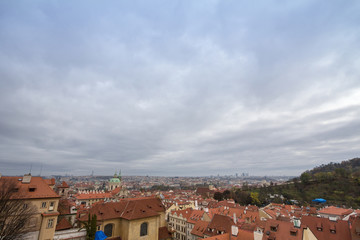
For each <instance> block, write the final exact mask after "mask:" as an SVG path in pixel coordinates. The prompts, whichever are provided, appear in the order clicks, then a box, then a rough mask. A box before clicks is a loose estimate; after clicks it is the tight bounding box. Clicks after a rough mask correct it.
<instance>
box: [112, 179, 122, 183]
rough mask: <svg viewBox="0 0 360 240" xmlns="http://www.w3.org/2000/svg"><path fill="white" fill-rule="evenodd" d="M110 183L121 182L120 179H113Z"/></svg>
mask: <svg viewBox="0 0 360 240" xmlns="http://www.w3.org/2000/svg"><path fill="white" fill-rule="evenodd" d="M110 182H113V183H119V182H120V179H118V178H112V179H110Z"/></svg>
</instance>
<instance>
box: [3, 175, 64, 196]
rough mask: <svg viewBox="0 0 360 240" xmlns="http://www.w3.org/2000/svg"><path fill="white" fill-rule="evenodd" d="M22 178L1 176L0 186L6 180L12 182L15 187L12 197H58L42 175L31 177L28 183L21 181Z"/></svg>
mask: <svg viewBox="0 0 360 240" xmlns="http://www.w3.org/2000/svg"><path fill="white" fill-rule="evenodd" d="M22 179H23V177H1V179H0V188H1V187H2V186H3V184H8V182H12V183H14V186H15V188H16V189H17V192H15V193H14V194H13V196H12V198H14V199H36V198H60V196H59V195H58V194H56V193H55V192H54V190H53V189H51V187H49V185H48V184H47V183H46V181H45V179H43V178H42V177H31V180H30V183H22ZM29 187H30V188H29Z"/></svg>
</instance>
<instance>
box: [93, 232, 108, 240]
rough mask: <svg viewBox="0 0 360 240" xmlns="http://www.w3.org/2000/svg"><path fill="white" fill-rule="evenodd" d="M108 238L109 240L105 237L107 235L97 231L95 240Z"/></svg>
mask: <svg viewBox="0 0 360 240" xmlns="http://www.w3.org/2000/svg"><path fill="white" fill-rule="evenodd" d="M106 238H107V236H106V235H105V233H104V232H103V231H97V232H96V233H95V240H104V239H106Z"/></svg>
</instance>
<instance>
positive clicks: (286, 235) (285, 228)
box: [263, 219, 325, 240]
mask: <svg viewBox="0 0 360 240" xmlns="http://www.w3.org/2000/svg"><path fill="white" fill-rule="evenodd" d="M266 239H286V240H301V239H302V229H301V228H294V224H293V223H290V222H283V221H279V220H274V219H268V220H267V221H266V223H265V229H264V235H263V240H266ZM324 240H325V239H324Z"/></svg>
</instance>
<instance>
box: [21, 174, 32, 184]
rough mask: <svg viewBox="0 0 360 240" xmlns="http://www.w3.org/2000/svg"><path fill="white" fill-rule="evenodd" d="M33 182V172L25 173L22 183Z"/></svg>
mask: <svg viewBox="0 0 360 240" xmlns="http://www.w3.org/2000/svg"><path fill="white" fill-rule="evenodd" d="M30 182H31V174H30V173H29V174H24V177H23V179H22V183H30Z"/></svg>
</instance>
